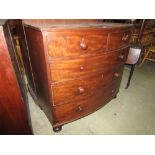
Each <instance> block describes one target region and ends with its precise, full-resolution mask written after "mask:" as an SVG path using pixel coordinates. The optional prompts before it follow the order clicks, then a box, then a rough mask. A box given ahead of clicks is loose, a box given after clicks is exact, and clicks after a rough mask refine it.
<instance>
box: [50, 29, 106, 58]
mask: <svg viewBox="0 0 155 155" xmlns="http://www.w3.org/2000/svg"><path fill="white" fill-rule="evenodd" d="M107 37H108V33H106V34H105V33H104V34H103V33H102V32H100V33H95V32H89V31H88V32H81V33H78V32H75V31H74V32H70V33H64V32H51V33H48V35H47V50H48V53H49V56H51V57H63V56H65V57H66V56H79V55H94V54H98V53H102V52H104V51H105V49H106V47H107Z"/></svg>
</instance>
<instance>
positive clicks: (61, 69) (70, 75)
mask: <svg viewBox="0 0 155 155" xmlns="http://www.w3.org/2000/svg"><path fill="white" fill-rule="evenodd" d="M126 50H128V48H125V49H122V50H119V51H115V52H109V53H107V54H103V55H101V56H95V57H84V58H77V59H69V60H57V61H51V62H50V64H49V65H50V71H51V82H60V81H65V80H71V79H75V78H77V77H81V76H87V75H91V74H93V73H96V72H98V71H102V72H104V71H107V70H109V69H110V68H113V67H114V66H117V65H119V64H122V63H124V62H125V60H126V57H127V53H128V52H126Z"/></svg>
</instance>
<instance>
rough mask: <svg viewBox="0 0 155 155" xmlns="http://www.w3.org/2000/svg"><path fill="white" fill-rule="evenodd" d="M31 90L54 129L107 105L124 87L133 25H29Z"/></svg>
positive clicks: (28, 56)
mask: <svg viewBox="0 0 155 155" xmlns="http://www.w3.org/2000/svg"><path fill="white" fill-rule="evenodd" d="M23 27H24V36H25V41H26V48H27V58H28V60H27V61H28V62H29V63H30V64H29V75H28V79H29V86H28V87H29V90H30V92H31V94H32V95H33V97H34V99H35V101H36V103H37V104H38V105H39V106H40V107H41V108H42V109H43V111H44V112H45V114H46V116H47V117H48V119H49V121H50V122H51V124H52V125H53V130H54V131H60V130H61V127H62V125H64V124H66V123H69V122H71V121H74V120H77V119H80V118H82V117H84V116H87V115H88V114H91V113H93V112H95V111H96V110H98V109H99V108H101V107H103V106H104V105H105V104H106V103H108V102H109V101H110V100H112V99H113V98H115V97H116V95H117V93H118V92H119V87H120V82H121V78H122V73H123V68H124V63H125V61H126V58H127V55H128V50H129V40H130V33H131V25H128V24H107V23H97V22H96V23H95V22H93V23H91V22H89V23H84V22H83V23H53V24H52V23H51V24H47V23H46V24H44V23H40V24H39V23H36V24H35V23H32V24H30V23H29V24H26V23H25V24H24V23H23Z"/></svg>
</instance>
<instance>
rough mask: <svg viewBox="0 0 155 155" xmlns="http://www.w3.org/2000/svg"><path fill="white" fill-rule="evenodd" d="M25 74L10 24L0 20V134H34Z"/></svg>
mask: <svg viewBox="0 0 155 155" xmlns="http://www.w3.org/2000/svg"><path fill="white" fill-rule="evenodd" d="M28 110H29V107H28V98H27V92H26V86H25V83H24V78H23V74H22V72H21V69H20V63H19V60H18V56H17V53H16V49H15V44H14V42H13V38H12V32H11V30H10V27H9V24H8V23H6V24H5V23H4V22H0V134H3V135H4V134H5V135H6V134H9V135H11V134H15V135H18V134H22V135H24V134H32V130H31V127H30V126H31V122H30V118H29V116H28V113H29V111H28Z"/></svg>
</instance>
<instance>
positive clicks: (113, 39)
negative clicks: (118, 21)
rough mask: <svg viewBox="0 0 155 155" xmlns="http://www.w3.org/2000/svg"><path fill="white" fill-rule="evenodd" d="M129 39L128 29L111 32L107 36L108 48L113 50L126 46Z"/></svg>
mask: <svg viewBox="0 0 155 155" xmlns="http://www.w3.org/2000/svg"><path fill="white" fill-rule="evenodd" d="M129 41H130V31H124V32H117V33H111V34H110V36H109V43H108V49H109V50H114V49H119V48H122V47H123V46H127V45H128V44H129Z"/></svg>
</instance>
